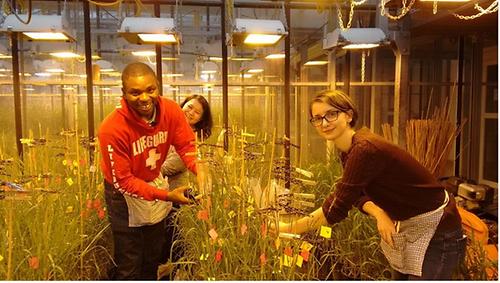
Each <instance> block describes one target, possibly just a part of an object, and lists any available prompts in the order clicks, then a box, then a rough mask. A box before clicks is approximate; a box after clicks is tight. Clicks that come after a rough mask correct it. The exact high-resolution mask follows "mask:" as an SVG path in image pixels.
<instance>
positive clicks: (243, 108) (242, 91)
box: [240, 70, 245, 130]
mask: <svg viewBox="0 0 500 283" xmlns="http://www.w3.org/2000/svg"><path fill="white" fill-rule="evenodd" d="M240 75H241V129H242V130H244V129H245V85H244V83H245V70H241V74H240Z"/></svg>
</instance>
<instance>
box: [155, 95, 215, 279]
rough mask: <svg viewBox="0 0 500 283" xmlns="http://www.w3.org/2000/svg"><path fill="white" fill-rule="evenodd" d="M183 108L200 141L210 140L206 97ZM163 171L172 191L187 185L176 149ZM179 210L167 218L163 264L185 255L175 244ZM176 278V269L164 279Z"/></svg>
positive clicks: (185, 103)
mask: <svg viewBox="0 0 500 283" xmlns="http://www.w3.org/2000/svg"><path fill="white" fill-rule="evenodd" d="M181 108H182V111H183V112H184V115H185V116H186V120H187V121H188V123H189V125H190V126H191V129H192V130H193V131H194V132H195V134H196V136H197V138H198V141H201V140H206V139H208V138H209V137H210V135H211V134H212V125H213V122H212V113H211V111H210V105H209V104H208V102H207V100H206V99H205V97H203V96H201V95H198V94H194V95H191V96H188V97H186V99H184V101H183V102H182V103H181ZM172 134H175V133H172ZM161 170H162V173H163V175H164V176H165V177H167V178H168V183H169V187H170V188H171V189H173V188H177V187H181V186H183V185H185V183H186V181H187V179H186V171H187V170H186V166H184V163H182V160H181V159H180V156H179V155H178V154H177V152H176V151H175V149H174V147H170V151H169V152H168V155H167V159H166V160H165V162H164V163H163V165H162V168H161ZM178 208H179V206H178V205H176V204H174V205H173V208H172V211H171V212H170V213H169V214H168V216H167V218H166V244H165V246H164V249H163V252H162V254H163V256H164V257H163V259H162V262H167V261H168V260H169V259H170V260H171V261H172V262H176V261H177V260H179V259H180V258H181V257H182V254H183V253H184V251H183V248H182V245H181V244H180V243H175V242H176V241H177V240H178V239H179V231H178V228H177V227H176V225H175V218H176V211H177V209H178ZM174 276H175V269H174V270H173V271H172V272H171V273H170V274H168V275H165V276H164V277H163V279H166V278H165V277H168V278H169V279H173V278H174Z"/></svg>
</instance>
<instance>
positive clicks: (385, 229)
mask: <svg viewBox="0 0 500 283" xmlns="http://www.w3.org/2000/svg"><path fill="white" fill-rule="evenodd" d="M363 210H364V211H365V212H366V213H368V214H370V215H371V216H373V217H375V219H377V229H378V232H379V233H380V237H382V240H384V241H385V242H386V243H387V244H389V245H390V246H391V247H394V245H393V241H392V234H393V233H396V228H395V227H394V221H392V219H391V218H390V217H389V215H387V213H385V211H384V210H383V209H382V208H380V207H379V206H378V205H376V204H375V203H374V202H373V201H367V202H365V203H364V204H363Z"/></svg>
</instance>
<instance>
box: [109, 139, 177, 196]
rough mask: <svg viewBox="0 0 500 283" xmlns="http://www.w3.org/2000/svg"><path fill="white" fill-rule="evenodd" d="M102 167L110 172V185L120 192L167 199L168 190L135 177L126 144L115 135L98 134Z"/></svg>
mask: <svg viewBox="0 0 500 283" xmlns="http://www.w3.org/2000/svg"><path fill="white" fill-rule="evenodd" d="M99 144H100V149H101V154H102V165H103V168H106V170H109V171H110V172H111V178H112V185H113V187H114V188H115V189H117V190H119V191H120V192H121V193H124V194H127V195H130V196H132V197H137V198H141V199H145V200H150V201H151V200H156V199H159V200H167V195H168V192H167V191H166V190H160V189H157V188H156V187H154V186H151V185H149V184H148V183H147V182H145V181H144V180H141V179H139V178H137V177H135V176H134V175H133V174H132V172H131V168H132V160H131V158H130V155H129V153H130V152H131V151H130V149H129V148H128V144H127V142H126V141H124V140H120V138H118V137H117V136H116V135H110V134H102V133H100V134H99Z"/></svg>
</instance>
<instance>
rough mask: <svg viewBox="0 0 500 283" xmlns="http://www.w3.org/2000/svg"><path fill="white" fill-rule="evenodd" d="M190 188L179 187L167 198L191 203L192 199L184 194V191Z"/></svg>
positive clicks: (182, 202) (176, 201) (172, 200)
mask: <svg viewBox="0 0 500 283" xmlns="http://www.w3.org/2000/svg"><path fill="white" fill-rule="evenodd" d="M189 189H190V188H189V187H188V186H181V187H177V188H175V189H174V190H171V191H170V192H169V193H168V195H167V200H168V201H171V202H175V203H178V204H190V203H192V201H191V200H190V199H189V198H187V197H186V196H185V195H184V192H185V191H186V190H189Z"/></svg>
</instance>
